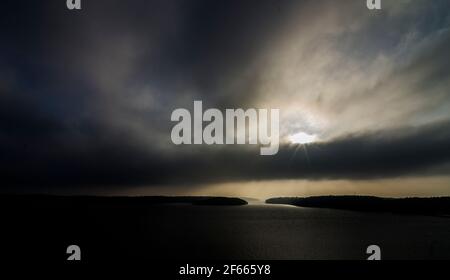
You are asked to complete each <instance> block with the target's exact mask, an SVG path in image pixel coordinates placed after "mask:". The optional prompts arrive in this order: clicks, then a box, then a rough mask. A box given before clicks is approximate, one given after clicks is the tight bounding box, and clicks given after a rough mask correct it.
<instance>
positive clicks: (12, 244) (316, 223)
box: [1, 205, 450, 261]
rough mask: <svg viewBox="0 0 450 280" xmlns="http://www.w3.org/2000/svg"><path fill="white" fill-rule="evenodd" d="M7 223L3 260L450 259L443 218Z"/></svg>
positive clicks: (127, 212) (234, 215) (228, 216)
mask: <svg viewBox="0 0 450 280" xmlns="http://www.w3.org/2000/svg"><path fill="white" fill-rule="evenodd" d="M3 217H4V219H3V222H4V225H5V226H4V227H3V232H2V234H3V236H2V240H3V243H2V244H1V246H2V248H4V250H2V254H3V257H5V256H9V255H8V254H12V253H14V254H15V256H16V257H23V256H24V255H25V256H26V255H27V254H29V252H30V251H34V252H35V253H36V251H41V252H43V253H42V254H41V255H42V256H46V257H49V256H50V257H51V258H56V259H64V258H66V255H65V248H66V247H67V246H68V245H71V244H77V245H79V246H80V247H81V248H82V252H83V257H84V259H88V260H92V261H95V260H109V259H112V260H121V259H127V260H130V259H139V260H142V259H152V258H157V259H202V260H208V259H250V260H252V259H261V260H275V259H366V258H367V256H368V255H367V254H366V248H367V246H369V245H371V244H376V245H378V246H380V248H381V250H382V252H381V253H382V258H383V259H442V258H445V259H450V219H449V218H443V217H427V216H409V215H393V214H387V213H386V214H383V213H361V212H351V211H340V210H328V209H312V208H301V207H293V206H281V205H248V206H190V205H161V206H149V207H145V208H142V207H136V208H133V207H131V208H130V207H125V206H123V207H122V206H114V207H103V206H102V207H100V206H99V207H96V206H95V205H89V206H83V205H81V206H79V207H73V206H71V207H69V208H68V207H63V208H55V207H47V208H42V207H40V208H39V209H37V208H36V209H35V208H33V209H32V210H30V209H26V211H25V210H23V211H17V210H16V212H15V213H5V211H3ZM5 248H6V249H5ZM22 250H23V251H22ZM35 253H33V254H35Z"/></svg>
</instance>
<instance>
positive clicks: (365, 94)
mask: <svg viewBox="0 0 450 280" xmlns="http://www.w3.org/2000/svg"><path fill="white" fill-rule="evenodd" d="M383 4H384V6H383V10H381V11H369V10H367V9H366V7H365V1H362V0H361V1H359V0H354V1H345V3H343V2H342V3H341V1H326V0H323V1H269V0H263V1H201V0H199V1H189V3H188V2H186V1H177V0H170V1H143V0H134V1H127V2H126V3H125V2H124V1H101V0H97V1H94V0H90V1H85V3H83V10H81V11H76V12H74V11H69V10H67V9H66V8H65V1H58V0H53V1H46V2H45V3H25V2H23V1H6V3H5V4H4V5H3V6H4V7H5V8H4V9H5V11H6V10H7V11H8V13H5V14H4V15H2V17H1V19H0V26H1V27H0V32H1V35H2V42H4V43H2V44H1V46H0V56H1V59H0V154H1V155H2V156H1V158H0V167H1V171H0V172H1V175H2V178H4V180H5V181H6V182H7V184H6V185H8V186H9V187H10V188H12V189H15V188H16V189H18V188H20V187H35V188H36V189H40V188H45V187H48V186H58V187H64V186H71V187H90V186H97V185H101V186H122V187H126V186H135V185H166V184H167V185H173V184H175V185H176V184H186V183H187V182H188V184H195V183H202V184H203V183H210V182H229V181H238V180H268V179H292V178H305V179H314V180H319V179H336V178H346V179H357V178H366V179H367V178H368V179H377V178H385V177H397V176H404V175H407V174H423V175H426V176H433V175H437V174H445V173H446V172H447V171H448V168H447V166H448V163H449V160H450V159H449V156H450V151H449V145H448V143H450V141H449V140H450V139H449V137H450V135H449V132H448V131H449V123H450V93H449V92H450V91H449V88H450V67H449V66H448V61H450V56H449V52H448V46H449V45H450V29H449V27H450V14H449V13H448V12H447V11H448V9H449V8H450V7H449V3H448V1H445V0H442V1H441V0H436V1H433V2H432V3H430V1H425V0H423V1H422V0H418V1H384V3H383ZM194 100H202V101H203V103H204V104H205V107H216V108H219V109H225V108H251V107H256V108H279V109H280V110H281V116H282V120H281V123H280V126H281V132H282V136H283V137H284V138H286V137H288V136H289V135H292V134H295V133H298V132H305V133H310V134H316V135H318V137H319V139H320V140H321V142H319V143H315V144H312V145H308V146H307V147H306V148H305V147H299V146H293V145H289V144H288V143H284V144H283V146H282V147H281V150H280V152H279V154H278V155H277V156H274V157H268V158H264V157H260V156H258V154H259V153H258V152H255V151H253V150H252V148H251V147H247V146H230V147H197V146H196V147H191V146H174V145H173V144H172V143H171V141H170V131H171V128H172V126H173V125H174V124H173V123H171V122H170V114H171V112H172V111H173V110H174V109H175V108H179V107H185V108H192V104H193V101H194Z"/></svg>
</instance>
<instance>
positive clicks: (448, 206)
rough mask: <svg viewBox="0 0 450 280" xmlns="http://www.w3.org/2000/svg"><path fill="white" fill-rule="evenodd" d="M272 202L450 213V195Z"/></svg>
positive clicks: (433, 213)
mask: <svg viewBox="0 0 450 280" xmlns="http://www.w3.org/2000/svg"><path fill="white" fill-rule="evenodd" d="M266 203H270V204H289V205H295V206H302V207H316V208H332V209H342V210H356V211H371V212H393V213H411V214H425V215H450V197H431V198H381V197H374V196H313V197H304V198H302V197H278V198H270V199H268V200H266Z"/></svg>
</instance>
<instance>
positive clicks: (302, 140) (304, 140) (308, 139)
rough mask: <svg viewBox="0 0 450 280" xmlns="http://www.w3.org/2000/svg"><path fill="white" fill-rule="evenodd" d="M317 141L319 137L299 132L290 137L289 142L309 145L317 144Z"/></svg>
mask: <svg viewBox="0 0 450 280" xmlns="http://www.w3.org/2000/svg"><path fill="white" fill-rule="evenodd" d="M316 140H317V135H314V134H307V133H304V132H299V133H296V134H293V135H291V136H289V141H290V142H291V143H292V144H308V143H312V142H315V141H316Z"/></svg>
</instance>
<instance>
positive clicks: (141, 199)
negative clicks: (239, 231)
mask: <svg viewBox="0 0 450 280" xmlns="http://www.w3.org/2000/svg"><path fill="white" fill-rule="evenodd" d="M0 204H1V205H3V206H6V205H15V206H18V205H24V206H33V205H35V206H43V207H55V206H56V207H58V206H60V207H66V206H68V207H70V206H72V205H77V206H79V205H84V206H94V207H102V206H106V207H108V206H114V207H120V206H126V207H147V206H151V205H159V204H190V205H246V204H247V201H245V200H243V199H240V198H235V197H208V196H134V197H131V196H130V197H128V196H54V195H0Z"/></svg>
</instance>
